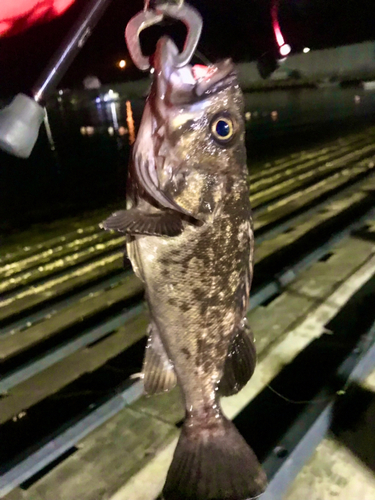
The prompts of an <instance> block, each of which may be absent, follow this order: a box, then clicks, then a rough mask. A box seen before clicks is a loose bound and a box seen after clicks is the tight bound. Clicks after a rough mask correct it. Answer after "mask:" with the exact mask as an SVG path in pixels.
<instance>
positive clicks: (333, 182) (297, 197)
mask: <svg viewBox="0 0 375 500" xmlns="http://www.w3.org/2000/svg"><path fill="white" fill-rule="evenodd" d="M374 167H375V163H374V158H368V159H366V160H363V161H361V162H360V163H359V164H357V165H355V167H353V168H351V169H345V170H342V171H340V172H336V173H335V174H333V175H332V176H331V177H330V178H328V179H324V180H322V181H319V182H317V183H316V184H314V185H312V186H309V187H307V188H306V189H302V190H301V191H298V192H296V193H293V194H291V195H288V196H286V197H285V198H284V199H282V200H279V201H276V202H275V203H273V204H272V205H269V206H268V207H267V209H266V210H265V211H263V212H261V213H257V214H256V216H255V221H254V228H255V230H258V231H259V230H260V229H265V228H266V226H268V225H269V224H271V223H275V221H277V220H280V219H282V218H284V217H288V216H290V215H291V214H293V213H294V212H297V211H299V210H301V209H302V208H303V207H304V206H306V205H309V204H310V203H312V202H314V200H317V201H318V200H319V199H321V198H323V197H324V196H328V195H329V194H330V193H331V192H334V191H336V190H337V189H341V188H342V187H343V186H345V185H346V184H347V183H348V182H350V181H351V182H354V181H355V179H356V178H358V179H359V178H360V176H361V175H363V174H367V173H368V174H370V173H371V171H372V170H373V169H374ZM369 178H370V177H369ZM371 178H372V176H371Z"/></svg>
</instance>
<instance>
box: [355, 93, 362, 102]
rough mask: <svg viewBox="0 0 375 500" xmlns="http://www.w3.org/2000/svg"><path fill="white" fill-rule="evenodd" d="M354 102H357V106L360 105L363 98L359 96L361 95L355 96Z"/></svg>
mask: <svg viewBox="0 0 375 500" xmlns="http://www.w3.org/2000/svg"><path fill="white" fill-rule="evenodd" d="M354 102H355V103H356V104H359V103H360V102H361V96H359V95H355V96H354Z"/></svg>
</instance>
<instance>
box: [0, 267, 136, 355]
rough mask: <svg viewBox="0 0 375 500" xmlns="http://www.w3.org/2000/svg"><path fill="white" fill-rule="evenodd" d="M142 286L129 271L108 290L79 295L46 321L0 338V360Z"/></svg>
mask: <svg viewBox="0 0 375 500" xmlns="http://www.w3.org/2000/svg"><path fill="white" fill-rule="evenodd" d="M142 290H143V284H142V282H141V281H140V280H139V279H138V278H137V277H136V276H135V275H134V274H130V275H128V276H126V277H125V278H124V280H123V281H122V282H121V283H120V284H119V285H118V286H116V287H114V288H111V289H110V290H105V291H101V292H97V293H96V294H93V295H92V296H90V295H89V296H87V297H85V298H83V299H81V300H80V301H79V302H78V303H74V304H73V305H71V306H70V307H67V308H65V309H63V310H61V311H59V312H57V313H56V314H54V315H52V317H51V318H50V319H48V320H46V321H42V322H41V323H37V324H36V325H33V326H31V327H30V328H27V329H26V330H22V331H20V332H18V333H16V334H13V335H10V336H8V337H6V338H0V360H1V361H4V360H6V359H9V358H11V357H12V356H15V355H17V354H20V353H21V352H23V351H25V350H26V349H30V348H31V347H33V346H35V345H36V344H37V343H39V342H41V341H42V340H43V341H44V340H46V339H48V338H49V337H51V336H52V335H57V334H58V333H59V332H61V331H63V330H65V329H66V328H68V327H69V326H72V325H74V324H75V323H77V322H79V321H83V320H84V319H87V318H89V317H90V316H92V315H94V314H96V313H99V312H100V311H102V310H104V309H107V308H108V307H110V306H112V305H113V304H115V303H116V302H122V301H125V300H127V299H129V298H131V297H133V296H134V295H137V294H138V293H141V292H142Z"/></svg>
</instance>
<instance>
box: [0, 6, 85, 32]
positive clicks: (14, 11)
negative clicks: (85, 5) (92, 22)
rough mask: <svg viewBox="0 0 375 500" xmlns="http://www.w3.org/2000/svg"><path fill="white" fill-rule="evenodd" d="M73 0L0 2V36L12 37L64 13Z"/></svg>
mask: <svg viewBox="0 0 375 500" xmlns="http://www.w3.org/2000/svg"><path fill="white" fill-rule="evenodd" d="M74 1H75V0H48V1H44V2H41V1H40V0H16V1H15V0H1V2H0V35H13V34H16V33H19V32H20V31H22V30H24V29H27V28H29V27H30V26H31V25H32V24H34V23H36V22H38V21H39V22H40V21H49V20H51V19H53V18H54V17H56V16H59V15H60V14H62V13H63V12H65V11H66V10H67V9H68V8H69V7H70V6H71V5H72V4H73V3H74Z"/></svg>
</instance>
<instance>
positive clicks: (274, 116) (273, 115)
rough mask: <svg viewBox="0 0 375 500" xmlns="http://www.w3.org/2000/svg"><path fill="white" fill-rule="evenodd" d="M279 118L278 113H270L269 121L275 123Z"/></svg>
mask: <svg viewBox="0 0 375 500" xmlns="http://www.w3.org/2000/svg"><path fill="white" fill-rule="evenodd" d="M278 117H279V113H278V112H277V111H272V113H271V119H272V121H273V122H275V121H276V120H277V119H278Z"/></svg>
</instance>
